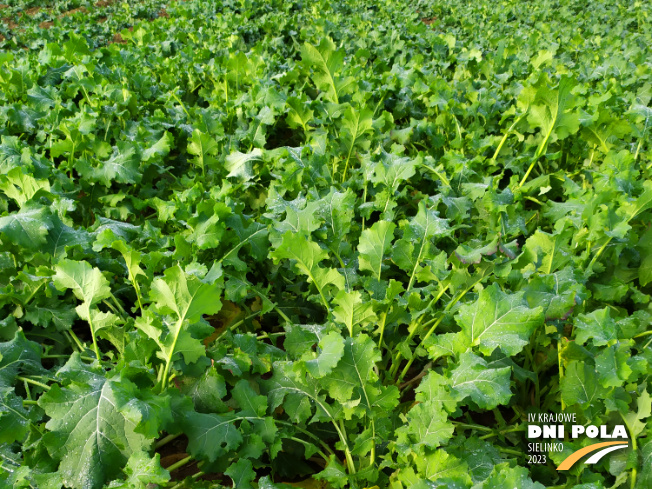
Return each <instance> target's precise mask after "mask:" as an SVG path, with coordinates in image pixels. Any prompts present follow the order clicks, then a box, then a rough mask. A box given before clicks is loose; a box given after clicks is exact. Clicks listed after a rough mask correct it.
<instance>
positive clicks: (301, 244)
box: [270, 231, 344, 309]
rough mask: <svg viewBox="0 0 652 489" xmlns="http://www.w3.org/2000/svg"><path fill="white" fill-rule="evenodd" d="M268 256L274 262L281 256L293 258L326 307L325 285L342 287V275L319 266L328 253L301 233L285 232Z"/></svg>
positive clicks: (331, 269) (341, 288)
mask: <svg viewBox="0 0 652 489" xmlns="http://www.w3.org/2000/svg"><path fill="white" fill-rule="evenodd" d="M270 256H271V257H272V258H273V259H274V261H275V262H278V261H279V260H281V259H283V258H287V259H290V260H293V261H294V266H295V267H296V269H297V270H298V271H299V272H300V273H302V274H304V275H307V276H308V281H309V282H310V283H312V284H314V285H315V287H316V288H317V291H318V292H319V295H320V296H321V298H322V302H323V303H324V306H326V308H327V309H328V308H329V306H328V302H327V301H326V295H325V294H326V287H328V286H329V285H333V286H334V287H335V288H336V289H338V290H343V289H344V277H343V276H342V275H341V274H340V273H339V272H338V271H337V270H335V269H333V268H322V267H320V266H319V262H321V261H323V260H325V259H327V258H328V253H327V252H325V251H324V250H322V249H321V248H320V247H319V245H318V244H317V243H315V242H313V241H310V240H308V239H306V238H305V237H304V236H303V235H301V234H294V233H292V232H289V231H288V232H287V233H285V234H284V235H283V241H282V243H281V245H280V246H279V247H278V248H277V249H276V250H275V251H273V252H271V253H270Z"/></svg>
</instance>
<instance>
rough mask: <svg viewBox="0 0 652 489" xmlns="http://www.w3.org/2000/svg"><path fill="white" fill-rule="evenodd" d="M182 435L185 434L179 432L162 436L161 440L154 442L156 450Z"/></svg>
mask: <svg viewBox="0 0 652 489" xmlns="http://www.w3.org/2000/svg"><path fill="white" fill-rule="evenodd" d="M181 435H183V433H177V434H176V435H167V436H166V437H165V438H161V439H160V440H159V441H157V442H156V443H155V444H154V450H158V449H159V448H161V447H162V446H165V445H167V444H168V443H170V442H171V441H172V440H176V439H177V438H179V437H180V436H181Z"/></svg>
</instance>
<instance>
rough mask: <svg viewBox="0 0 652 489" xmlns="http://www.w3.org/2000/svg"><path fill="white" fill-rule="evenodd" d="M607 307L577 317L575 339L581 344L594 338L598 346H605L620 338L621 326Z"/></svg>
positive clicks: (594, 342)
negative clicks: (619, 326)
mask: <svg viewBox="0 0 652 489" xmlns="http://www.w3.org/2000/svg"><path fill="white" fill-rule="evenodd" d="M609 311H610V309H609V308H608V307H605V308H603V309H597V310H595V311H592V312H591V313H589V314H580V315H578V316H577V318H576V319H575V341H577V342H578V343H579V344H580V345H583V344H585V343H586V342H587V341H588V340H593V344H594V345H596V346H604V345H607V344H609V343H611V342H613V341H615V340H617V339H618V332H619V328H618V325H617V324H616V322H615V321H614V320H613V318H612V317H611V314H610V312H609Z"/></svg>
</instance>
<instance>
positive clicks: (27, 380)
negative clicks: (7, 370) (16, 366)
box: [16, 375, 50, 391]
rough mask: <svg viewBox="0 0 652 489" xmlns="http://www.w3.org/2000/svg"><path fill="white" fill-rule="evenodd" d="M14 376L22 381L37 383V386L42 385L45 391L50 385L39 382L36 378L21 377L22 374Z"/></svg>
mask: <svg viewBox="0 0 652 489" xmlns="http://www.w3.org/2000/svg"><path fill="white" fill-rule="evenodd" d="M16 378H17V379H18V380H22V381H23V382H27V383H29V384H33V385H37V386H39V387H42V388H43V389H45V390H46V391H49V390H50V386H49V385H47V384H44V383H42V382H39V381H38V380H34V379H30V378H29V377H23V376H22V375H17V376H16Z"/></svg>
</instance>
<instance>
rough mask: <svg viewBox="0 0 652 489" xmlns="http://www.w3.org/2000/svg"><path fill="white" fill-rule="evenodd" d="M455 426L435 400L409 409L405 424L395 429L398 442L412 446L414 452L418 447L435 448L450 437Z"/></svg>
mask: <svg viewBox="0 0 652 489" xmlns="http://www.w3.org/2000/svg"><path fill="white" fill-rule="evenodd" d="M454 430H455V427H454V425H453V424H452V423H450V422H449V421H448V413H447V412H446V411H444V409H442V404H441V403H440V402H437V401H430V402H426V403H423V402H422V403H420V404H417V405H416V406H414V407H413V408H412V409H410V410H409V411H408V413H407V416H406V425H405V426H402V427H400V428H399V429H398V430H396V436H397V438H398V442H399V443H401V444H406V445H409V446H411V447H412V449H413V450H414V451H415V452H418V451H419V447H421V446H426V447H428V448H437V447H439V446H441V445H443V444H445V443H446V442H448V440H450V439H451V437H452V436H453V431H454Z"/></svg>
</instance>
